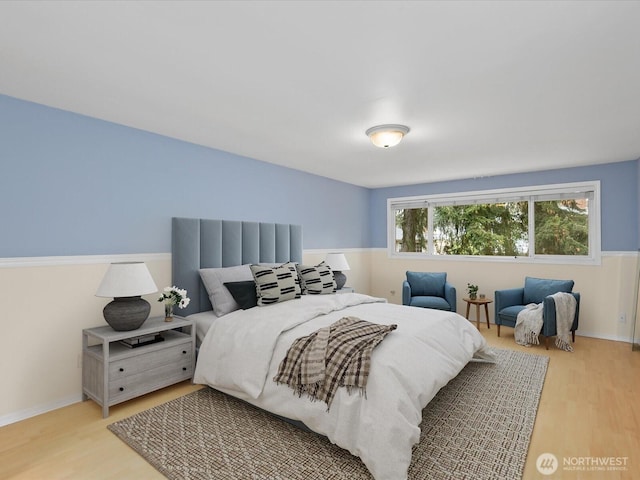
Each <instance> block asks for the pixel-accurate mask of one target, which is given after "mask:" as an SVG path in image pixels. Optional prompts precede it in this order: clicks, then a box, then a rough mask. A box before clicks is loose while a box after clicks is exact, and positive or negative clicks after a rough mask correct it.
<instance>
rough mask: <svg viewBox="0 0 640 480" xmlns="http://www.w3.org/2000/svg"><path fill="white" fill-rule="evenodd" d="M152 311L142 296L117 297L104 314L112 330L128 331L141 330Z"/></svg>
mask: <svg viewBox="0 0 640 480" xmlns="http://www.w3.org/2000/svg"><path fill="white" fill-rule="evenodd" d="M150 311H151V305H149V302H147V301H146V300H145V299H143V298H141V297H140V296H137V297H116V298H114V299H113V301H112V302H109V303H108V304H107V305H106V306H105V307H104V309H103V310H102V314H103V315H104V319H105V320H106V322H107V323H108V324H109V325H110V326H111V328H113V329H114V330H117V331H127V330H135V329H137V328H140V327H141V326H142V324H143V323H144V322H145V320H146V319H147V317H149V312H150Z"/></svg>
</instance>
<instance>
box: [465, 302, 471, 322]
mask: <svg viewBox="0 0 640 480" xmlns="http://www.w3.org/2000/svg"><path fill="white" fill-rule="evenodd" d="M469 308H471V304H470V303H469V302H467V314H466V315H465V317H466V319H467V320H469Z"/></svg>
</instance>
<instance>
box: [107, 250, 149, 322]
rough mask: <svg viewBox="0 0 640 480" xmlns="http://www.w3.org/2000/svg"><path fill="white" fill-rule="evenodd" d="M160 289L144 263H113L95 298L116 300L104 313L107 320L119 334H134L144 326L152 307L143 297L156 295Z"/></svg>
mask: <svg viewBox="0 0 640 480" xmlns="http://www.w3.org/2000/svg"><path fill="white" fill-rule="evenodd" d="M157 291H158V287H156V284H155V283H154V281H153V278H151V274H150V273H149V270H148V269H147V266H146V265H145V264H144V262H122V263H112V264H111V265H110V266H109V269H108V270H107V273H106V274H105V276H104V278H103V279H102V283H101V284H100V286H99V287H98V291H97V292H96V297H113V301H112V302H109V303H108V304H107V305H106V306H105V307H104V310H102V313H103V315H104V319H105V320H106V322H107V323H108V324H109V325H110V326H111V328H113V329H114V330H118V331H127V330H135V329H137V328H140V326H141V325H142V324H143V323H144V322H145V320H146V319H147V317H148V316H149V312H150V311H151V305H149V302H147V301H146V300H145V299H143V298H141V296H142V295H146V294H148V293H154V292H157Z"/></svg>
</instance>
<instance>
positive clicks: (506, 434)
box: [108, 349, 549, 480]
mask: <svg viewBox="0 0 640 480" xmlns="http://www.w3.org/2000/svg"><path fill="white" fill-rule="evenodd" d="M495 351H496V353H497V357H498V362H497V363H496V364H489V363H469V364H468V365H467V366H466V367H465V368H464V369H463V370H462V372H461V373H460V374H459V375H458V376H457V377H456V378H455V379H453V380H452V381H451V382H449V384H448V385H446V386H445V387H444V388H443V389H442V390H440V392H438V394H437V395H436V397H435V398H434V399H433V400H432V401H431V403H429V405H427V407H426V408H425V409H424V410H423V412H422V415H423V420H422V424H421V425H420V427H421V430H422V434H421V437H420V443H419V444H418V445H416V446H415V447H414V450H413V458H412V463H411V467H410V469H409V479H412V480H419V479H425V480H426V479H463V478H469V479H476V480H482V479H508V480H513V479H518V478H521V477H522V471H523V469H524V463H525V460H526V456H527V450H528V448H529V439H530V437H531V432H532V430H533V425H534V422H535V418H536V412H537V409H538V403H539V400H540V393H541V391H542V386H543V384H544V377H545V374H546V371H547V364H548V362H549V359H548V357H546V356H541V355H532V354H529V353H524V352H517V351H512V350H498V349H496V350H495ZM108 428H109V429H110V430H111V431H112V432H113V433H115V434H116V435H117V436H118V437H119V438H121V439H122V440H123V441H124V442H126V443H127V444H128V445H129V446H130V447H131V448H133V449H134V450H135V451H136V452H137V453H139V454H140V455H141V456H142V457H144V458H145V459H146V460H147V461H148V462H149V463H150V464H151V465H153V466H154V467H155V468H156V469H158V470H159V471H160V472H161V473H162V474H164V475H165V476H166V477H167V478H170V479H216V480H217V479H225V480H226V479H229V480H237V479H243V480H244V479H253V480H266V479H269V480H310V479H327V480H328V479H331V480H365V479H367V480H370V479H371V478H372V477H371V475H370V474H369V472H368V470H367V469H366V467H365V466H364V464H363V463H362V462H361V461H360V459H359V458H357V457H354V456H352V455H351V454H350V453H349V452H347V451H346V450H343V449H341V448H339V447H337V446H335V445H333V444H331V443H330V442H329V441H328V440H327V439H326V438H325V437H322V436H320V435H316V434H314V433H310V432H306V431H302V430H300V429H298V428H296V427H294V426H292V425H290V424H289V423H287V422H284V421H282V420H280V419H278V418H276V417H274V416H272V415H270V414H268V413H266V412H264V411H261V410H259V409H257V408H255V407H253V406H251V405H249V404H247V403H245V402H241V401H239V400H236V399H234V398H232V397H229V396H228V395H225V394H222V393H220V392H217V391H216V390H213V389H210V388H203V389H202V390H198V391H196V392H193V393H190V394H187V395H185V396H183V397H181V398H177V399H175V400H172V401H170V402H167V403H165V404H163V405H159V406H157V407H153V408H151V409H149V410H146V411H144V412H140V413H138V414H136V415H133V416H131V417H129V418H126V419H124V420H121V421H119V422H116V423H113V424H111V425H109V427H108Z"/></svg>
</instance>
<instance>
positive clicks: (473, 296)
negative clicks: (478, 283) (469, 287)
mask: <svg viewBox="0 0 640 480" xmlns="http://www.w3.org/2000/svg"><path fill="white" fill-rule="evenodd" d="M469 298H470V299H471V300H475V299H476V298H477V295H476V294H475V293H470V294H469Z"/></svg>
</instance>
